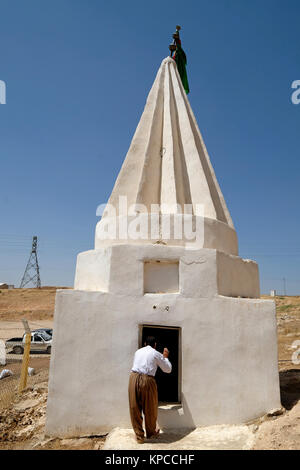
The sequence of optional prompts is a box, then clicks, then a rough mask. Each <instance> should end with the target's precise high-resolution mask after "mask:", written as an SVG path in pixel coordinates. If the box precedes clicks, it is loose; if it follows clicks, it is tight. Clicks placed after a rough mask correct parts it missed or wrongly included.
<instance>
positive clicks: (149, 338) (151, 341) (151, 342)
mask: <svg viewBox="0 0 300 470" xmlns="http://www.w3.org/2000/svg"><path fill="white" fill-rule="evenodd" d="M155 343H156V339H155V337H154V336H147V338H146V346H151V347H152V348H154V346H155Z"/></svg>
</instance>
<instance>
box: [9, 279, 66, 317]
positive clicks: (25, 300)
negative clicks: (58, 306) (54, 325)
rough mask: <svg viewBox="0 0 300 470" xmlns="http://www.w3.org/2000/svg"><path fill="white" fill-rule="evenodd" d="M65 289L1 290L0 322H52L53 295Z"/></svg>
mask: <svg viewBox="0 0 300 470" xmlns="http://www.w3.org/2000/svg"><path fill="white" fill-rule="evenodd" d="M57 289H65V287H59V288H57V287H43V288H42V289H1V290H0V322H2V321H4V320H6V321H18V320H21V319H22V318H26V319H27V320H52V319H53V312H54V302H55V294H56V290H57Z"/></svg>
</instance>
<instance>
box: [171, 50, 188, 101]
mask: <svg viewBox="0 0 300 470" xmlns="http://www.w3.org/2000/svg"><path fill="white" fill-rule="evenodd" d="M174 59H175V62H176V64H177V69H178V72H179V75H180V78H181V81H182V85H183V88H184V89H185V92H186V94H188V93H189V91H190V88H189V82H188V78H187V73H186V55H185V52H184V50H183V49H182V47H181V45H180V44H177V47H176V52H175V58H174Z"/></svg>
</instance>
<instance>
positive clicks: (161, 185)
mask: <svg viewBox="0 0 300 470" xmlns="http://www.w3.org/2000/svg"><path fill="white" fill-rule="evenodd" d="M237 255H238V247H237V237H236V232H235V230H234V226H233V223H232V220H231V217H230V214H229V211H228V209H227V207H226V203H225V201H224V198H223V195H222V193H221V190H220V187H219V185H218V182H217V180H216V176H215V173H214V170H213V168H212V165H211V162H210V159H209V157H208V154H207V151H206V148H205V145H204V142H203V139H202V137H201V134H200V131H199V129H198V126H197V123H196V120H195V117H194V115H193V112H192V110H191V107H190V105H189V102H188V99H187V96H186V94H185V91H184V89H183V86H182V84H181V80H180V76H179V74H178V71H177V66H176V63H175V61H174V60H173V59H171V58H166V59H164V60H163V62H162V64H161V67H160V69H159V71H158V74H157V76H156V79H155V81H154V84H153V87H152V89H151V91H150V93H149V96H148V99H147V103H146V106H145V110H144V112H143V115H142V117H141V120H140V122H139V125H138V127H137V130H136V132H135V135H134V137H133V140H132V143H131V145H130V148H129V151H128V154H127V156H126V159H125V161H124V164H123V166H122V169H121V171H120V174H119V176H118V178H117V181H116V183H115V186H114V188H113V191H112V194H111V196H110V199H109V201H108V204H107V206H106V209H105V211H104V213H103V216H102V219H101V220H100V222H99V223H98V225H97V228H96V237H95V249H94V250H91V251H87V252H84V253H80V254H79V255H78V260H77V267H76V277H75V288H74V290H63V291H59V292H58V293H57V298H56V309H55V322H54V343H53V347H52V351H53V352H52V357H51V367H50V379H49V399H48V409H47V426H46V432H47V434H49V435H52V436H61V437H62V436H64V437H67V436H83V435H88V434H99V433H102V432H107V431H109V430H111V429H112V428H113V427H124V428H127V427H130V419H129V411H128V397H127V383H128V376H129V371H130V368H131V365H132V358H133V355H134V352H135V350H136V349H137V348H138V347H140V346H141V345H142V343H143V338H144V337H145V335H147V333H151V334H155V335H156V337H157V338H158V342H159V344H160V346H164V345H167V346H169V349H170V350H171V355H170V360H171V362H173V371H172V374H170V376H168V378H166V377H163V378H161V377H159V376H158V378H157V380H158V388H159V396H160V398H161V400H162V401H163V402H164V403H163V404H162V405H161V406H160V408H159V425H160V426H161V427H162V428H193V427H195V426H200V425H211V424H225V423H226V424H230V423H241V422H246V421H249V420H251V419H254V418H257V417H258V416H261V415H263V414H265V413H267V412H269V411H270V410H272V409H275V408H278V407H280V396H279V380H278V367H277V336H276V319H275V304H274V302H273V301H266V300H261V299H260V298H259V297H260V293H259V275H258V267H257V264H256V263H255V262H253V261H250V260H243V259H241V258H239V257H238V256H237ZM174 403H175V404H174Z"/></svg>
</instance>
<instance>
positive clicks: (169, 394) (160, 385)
mask: <svg viewBox="0 0 300 470" xmlns="http://www.w3.org/2000/svg"><path fill="white" fill-rule="evenodd" d="M179 331H180V329H179V328H175V327H161V326H152V325H151V326H148V325H143V327H142V335H141V338H140V339H141V344H140V347H143V346H144V343H145V340H146V338H147V336H155V338H156V341H157V347H156V349H157V351H159V352H160V353H163V350H164V348H165V347H166V348H168V350H169V351H170V355H169V360H170V362H171V364H172V372H171V373H170V374H166V373H164V372H162V370H161V369H160V368H159V367H158V368H157V372H156V375H155V379H156V382H157V389H158V401H159V402H161V403H179V402H180V387H179V385H180V381H179V357H180V355H179V350H180V349H179V340H180V338H179Z"/></svg>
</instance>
